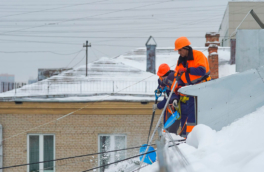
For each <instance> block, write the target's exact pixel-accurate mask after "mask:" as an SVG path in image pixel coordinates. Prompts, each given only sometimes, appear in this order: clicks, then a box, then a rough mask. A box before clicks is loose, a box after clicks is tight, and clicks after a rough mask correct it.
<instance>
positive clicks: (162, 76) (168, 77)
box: [153, 63, 180, 134]
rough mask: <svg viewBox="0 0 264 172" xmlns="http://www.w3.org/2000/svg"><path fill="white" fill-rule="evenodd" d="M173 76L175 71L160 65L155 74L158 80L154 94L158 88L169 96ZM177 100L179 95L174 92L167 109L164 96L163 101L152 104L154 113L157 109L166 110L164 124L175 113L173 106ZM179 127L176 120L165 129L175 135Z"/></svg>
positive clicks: (178, 121)
mask: <svg viewBox="0 0 264 172" xmlns="http://www.w3.org/2000/svg"><path fill="white" fill-rule="evenodd" d="M175 74H176V73H175V71H173V70H170V67H169V65H167V64H165V63H163V64H161V65H160V66H159V70H158V72H157V75H158V76H159V79H158V88H157V89H156V90H155V92H158V93H159V91H160V88H162V89H164V88H165V87H166V91H165V93H164V94H166V95H167V96H169V95H170V92H171V89H172V87H173V84H172V83H173V82H175V80H176V79H175V76H174V75H175ZM168 81H169V82H168ZM177 99H179V95H176V94H175V92H174V91H173V94H172V96H171V98H170V100H169V105H168V106H167V107H165V104H166V102H167V98H166V96H164V99H163V100H162V101H161V102H159V103H158V104H153V111H155V110H156V109H157V108H158V109H163V108H166V110H165V112H164V119H163V122H164V124H165V123H166V121H167V120H168V119H169V117H170V116H171V115H172V114H173V113H174V112H175V108H174V106H176V105H177ZM173 104H174V106H173ZM179 126H180V120H176V121H175V123H174V124H172V125H171V126H170V127H169V128H167V130H168V132H170V133H175V134H177V131H178V128H179Z"/></svg>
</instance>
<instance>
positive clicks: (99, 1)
mask: <svg viewBox="0 0 264 172" xmlns="http://www.w3.org/2000/svg"><path fill="white" fill-rule="evenodd" d="M227 3H228V0H75V1H72V0H63V1H62V0H45V1H44V0H42V1H33V0H23V1H21V0H1V3H0V35H1V38H0V60H1V62H0V74H1V73H8V74H14V75H15V80H16V82H22V81H23V82H27V81H28V79H29V78H37V74H38V72H37V70H38V68H62V67H73V66H78V65H82V64H85V58H84V57H85V51H84V50H85V49H84V48H83V43H85V41H86V40H88V41H89V42H91V44H92V47H91V48H89V62H92V61H94V60H96V59H98V58H100V57H103V56H107V57H116V56H118V55H120V54H124V53H125V52H128V51H130V50H133V49H135V48H137V47H144V46H145V43H146V41H147V39H148V37H149V36H150V35H152V36H153V37H154V38H155V40H156V42H157V44H158V47H173V46H174V41H175V40H176V38H177V37H180V36H186V37H188V38H189V39H190V41H191V43H192V46H204V44H205V33H206V32H211V31H218V28H219V26H220V23H221V21H222V18H223V14H224V12H225V9H226V6H227Z"/></svg>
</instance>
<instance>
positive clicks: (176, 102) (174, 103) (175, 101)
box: [172, 99, 178, 108]
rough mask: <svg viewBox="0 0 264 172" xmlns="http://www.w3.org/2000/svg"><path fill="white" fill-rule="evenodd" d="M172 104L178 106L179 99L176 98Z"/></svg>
mask: <svg viewBox="0 0 264 172" xmlns="http://www.w3.org/2000/svg"><path fill="white" fill-rule="evenodd" d="M172 105H173V106H174V107H175V108H177V107H178V101H177V100H176V99H175V100H173V102H172Z"/></svg>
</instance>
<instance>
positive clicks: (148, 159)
mask: <svg viewBox="0 0 264 172" xmlns="http://www.w3.org/2000/svg"><path fill="white" fill-rule="evenodd" d="M146 150H147V144H144V145H142V146H141V148H140V149H139V153H140V154H144V153H145V151H146ZM154 150H155V149H154V148H153V147H152V146H149V150H148V152H150V151H154ZM143 156H144V155H141V156H140V157H139V160H140V161H141V160H142V159H143ZM155 161H156V152H151V153H147V154H146V156H145V158H144V161H143V162H145V163H147V164H153V163H154V162H155Z"/></svg>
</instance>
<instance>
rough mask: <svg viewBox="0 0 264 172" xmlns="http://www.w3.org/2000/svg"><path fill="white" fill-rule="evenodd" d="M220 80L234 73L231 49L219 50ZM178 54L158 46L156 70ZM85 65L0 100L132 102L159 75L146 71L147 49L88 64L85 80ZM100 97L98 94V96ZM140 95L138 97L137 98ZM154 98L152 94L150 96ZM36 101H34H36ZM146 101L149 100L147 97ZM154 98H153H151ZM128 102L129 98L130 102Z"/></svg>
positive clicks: (146, 91) (148, 91) (149, 88)
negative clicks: (86, 96) (125, 96)
mask: <svg viewBox="0 0 264 172" xmlns="http://www.w3.org/2000/svg"><path fill="white" fill-rule="evenodd" d="M193 49H196V50H199V51H202V52H203V53H204V55H205V56H206V57H208V47H193ZM218 56H219V77H224V76H227V75H230V74H233V73H235V65H229V59H230V48H228V47H218ZM178 57H179V54H178V52H177V51H174V48H173V47H161V48H157V50H156V70H157V69H158V67H159V65H160V64H162V63H167V64H169V66H171V70H174V69H175V66H176V63H177V60H178ZM85 74H86V66H85V65H82V66H78V67H76V68H74V69H72V70H68V71H64V72H62V73H61V74H59V75H56V76H52V77H50V78H48V79H46V80H43V81H40V82H37V83H34V84H30V85H26V86H23V87H22V88H19V89H16V90H12V91H8V92H5V93H1V94H0V97H20V98H21V97H24V98H27V100H31V101H33V100H34V99H28V98H30V97H37V99H38V100H39V99H41V97H40V96H45V95H46V96H48V97H53V98H49V99H46V98H45V100H46V101H47V100H54V101H62V99H63V98H57V97H58V96H59V95H65V96H64V97H65V98H66V97H72V98H66V99H65V101H71V100H72V101H92V100H94V101H95V100H104V99H103V98H102V97H101V96H100V95H101V94H104V93H105V94H109V93H113V94H117V93H122V94H127V95H128V96H131V95H135V98H133V100H135V99H138V100H139V101H141V100H145V98H144V97H145V96H144V94H145V95H149V94H152V95H153V90H155V88H156V87H157V79H158V76H157V75H155V74H152V73H150V72H146V48H145V47H142V48H138V49H135V50H133V51H131V52H128V53H126V54H124V55H120V56H118V57H116V58H108V57H102V58H100V59H99V60H97V61H94V62H92V63H89V65H88V77H86V76H85ZM87 94H98V96H99V97H96V96H89V98H83V97H81V96H76V95H87ZM99 94H100V95H99ZM137 94H140V95H141V97H140V96H137ZM153 96H154V95H153ZM37 99H35V100H37ZM147 99H149V98H147ZM151 99H153V98H151ZM105 100H121V99H120V98H118V97H116V96H110V97H106V98H105ZM129 100H130V99H129Z"/></svg>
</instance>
